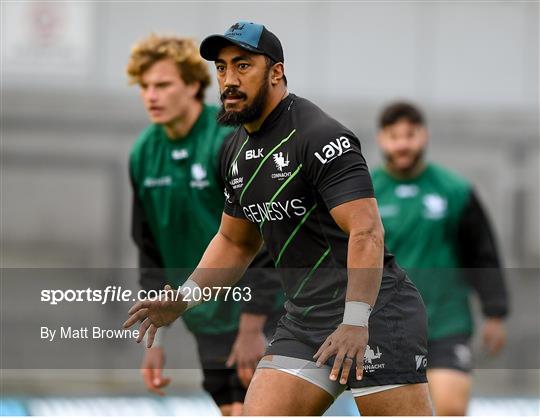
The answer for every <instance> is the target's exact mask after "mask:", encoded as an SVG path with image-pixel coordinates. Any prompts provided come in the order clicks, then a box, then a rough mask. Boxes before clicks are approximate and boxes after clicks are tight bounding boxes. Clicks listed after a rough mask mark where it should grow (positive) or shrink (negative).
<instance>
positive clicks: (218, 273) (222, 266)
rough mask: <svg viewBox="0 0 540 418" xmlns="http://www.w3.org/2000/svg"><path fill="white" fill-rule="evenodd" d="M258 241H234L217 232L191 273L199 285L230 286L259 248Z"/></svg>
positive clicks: (238, 278) (242, 272)
mask: <svg viewBox="0 0 540 418" xmlns="http://www.w3.org/2000/svg"><path fill="white" fill-rule="evenodd" d="M260 244H261V243H260V242H242V243H241V242H234V241H232V240H230V239H229V238H227V237H226V236H225V235H223V234H222V233H221V232H218V233H217V234H216V236H215V237H214V238H213V239H212V241H211V242H210V244H209V245H208V247H207V249H206V251H205V252H204V254H203V256H202V258H201V261H200V262H199V265H198V266H197V269H196V270H195V271H194V272H193V274H192V275H191V277H190V278H191V280H193V281H195V282H196V283H197V285H198V286H199V287H201V288H202V287H215V286H217V287H219V286H232V285H234V284H235V283H236V282H238V281H239V280H240V278H241V277H242V275H243V274H244V272H245V271H246V269H247V268H248V266H249V265H250V263H251V261H252V260H253V258H255V255H256V254H257V252H258V251H259V249H260V246H261V245H260Z"/></svg>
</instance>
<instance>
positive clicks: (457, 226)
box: [373, 102, 508, 415]
mask: <svg viewBox="0 0 540 418" xmlns="http://www.w3.org/2000/svg"><path fill="white" fill-rule="evenodd" d="M377 138H378V144H379V147H380V149H381V151H382V154H383V157H384V160H385V164H384V166H382V167H378V168H377V169H375V170H374V172H373V185H374V188H375V195H376V197H377V202H378V205H379V211H380V214H381V217H382V220H383V224H384V230H385V243H386V245H387V246H388V249H389V250H390V251H391V252H392V253H393V254H394V255H395V256H396V259H397V261H398V263H399V264H400V265H401V266H403V267H404V268H405V269H406V270H407V272H408V273H409V274H410V276H411V279H412V280H413V281H414V283H415V284H416V286H417V287H418V290H419V291H420V293H421V294H422V297H423V299H424V302H425V304H426V308H427V312H428V360H427V366H428V381H429V387H430V392H431V397H432V399H433V403H434V407H435V411H436V413H437V414H438V415H464V414H465V413H466V411H467V404H468V401H469V396H470V389H471V375H470V373H471V368H472V362H471V349H470V339H471V334H472V332H473V321H472V318H471V309H470V306H469V296H470V294H471V291H472V290H473V289H474V290H476V292H477V294H478V296H479V297H480V300H481V303H482V311H483V314H484V317H485V319H484V323H483V326H482V338H483V343H484V346H485V348H486V350H487V352H488V353H489V354H491V355H495V354H496V353H498V352H499V351H500V350H501V348H502V347H503V346H504V344H505V339H506V331H505V326H504V322H503V319H504V317H505V316H506V315H507V313H508V296H507V293H506V288H505V284H504V280H503V274H502V271H501V264H500V260H499V256H498V254H497V249H496V245H495V240H494V237H493V232H492V228H491V226H490V223H489V221H488V218H487V216H486V213H485V212H484V209H483V208H482V205H481V204H480V200H479V198H478V195H477V193H476V192H475V190H474V188H473V187H472V185H471V184H470V182H469V181H467V180H466V179H464V178H463V177H461V176H459V175H458V174H456V173H454V172H452V171H450V170H448V169H447V168H444V167H442V166H440V165H438V164H434V163H431V162H427V161H426V159H425V151H426V147H427V144H428V131H427V128H426V123H425V120H424V116H423V114H422V112H421V111H420V109H418V108H417V107H416V106H414V105H412V104H410V103H406V102H396V103H392V104H390V105H388V106H387V107H386V108H385V109H384V110H383V111H382V113H381V115H380V118H379V132H378V137H377ZM459 269H467V270H459Z"/></svg>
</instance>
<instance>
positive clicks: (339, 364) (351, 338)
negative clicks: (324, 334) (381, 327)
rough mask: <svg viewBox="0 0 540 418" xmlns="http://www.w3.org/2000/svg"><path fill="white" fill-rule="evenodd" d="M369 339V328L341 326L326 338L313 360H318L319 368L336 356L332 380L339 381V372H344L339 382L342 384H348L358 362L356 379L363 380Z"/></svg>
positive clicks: (331, 372)
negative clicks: (352, 368) (353, 368)
mask: <svg viewBox="0 0 540 418" xmlns="http://www.w3.org/2000/svg"><path fill="white" fill-rule="evenodd" d="M368 339H369V331H368V328H367V327H359V326H355V325H346V324H341V325H340V326H339V327H338V328H337V329H336V330H335V331H334V332H333V333H332V334H330V335H329V336H328V338H326V340H325V341H324V343H323V344H322V345H321V347H320V348H319V350H318V351H317V352H316V353H315V355H314V356H313V358H314V359H315V360H317V367H320V366H321V365H323V364H324V363H326V361H327V360H328V359H329V358H330V357H332V356H334V355H335V356H336V359H335V360H334V365H333V367H332V370H331V371H330V380H334V381H335V380H337V378H338V374H339V371H340V370H342V372H341V378H340V380H339V383H341V384H346V383H347V379H348V378H349V373H350V370H351V366H352V364H353V360H356V379H357V380H362V376H363V373H364V354H365V352H366V345H367V343H368Z"/></svg>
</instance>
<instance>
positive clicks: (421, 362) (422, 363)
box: [414, 354, 427, 371]
mask: <svg viewBox="0 0 540 418" xmlns="http://www.w3.org/2000/svg"><path fill="white" fill-rule="evenodd" d="M414 360H415V361H416V371H418V370H420V369H425V368H426V367H427V358H426V356H425V355H423V354H420V355H416V356H414Z"/></svg>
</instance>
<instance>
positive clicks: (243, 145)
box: [229, 136, 249, 176]
mask: <svg viewBox="0 0 540 418" xmlns="http://www.w3.org/2000/svg"><path fill="white" fill-rule="evenodd" d="M248 141H249V136H248V137H247V138H246V140H245V141H244V143H243V144H242V146H241V147H240V149H239V150H238V153H237V154H236V157H234V159H233V162H232V163H231V166H230V167H229V176H230V175H231V172H232V168H233V166H234V163H235V162H236V160H238V157H240V153H241V152H242V150H243V149H244V147H245V146H246V144H247V142H248Z"/></svg>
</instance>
